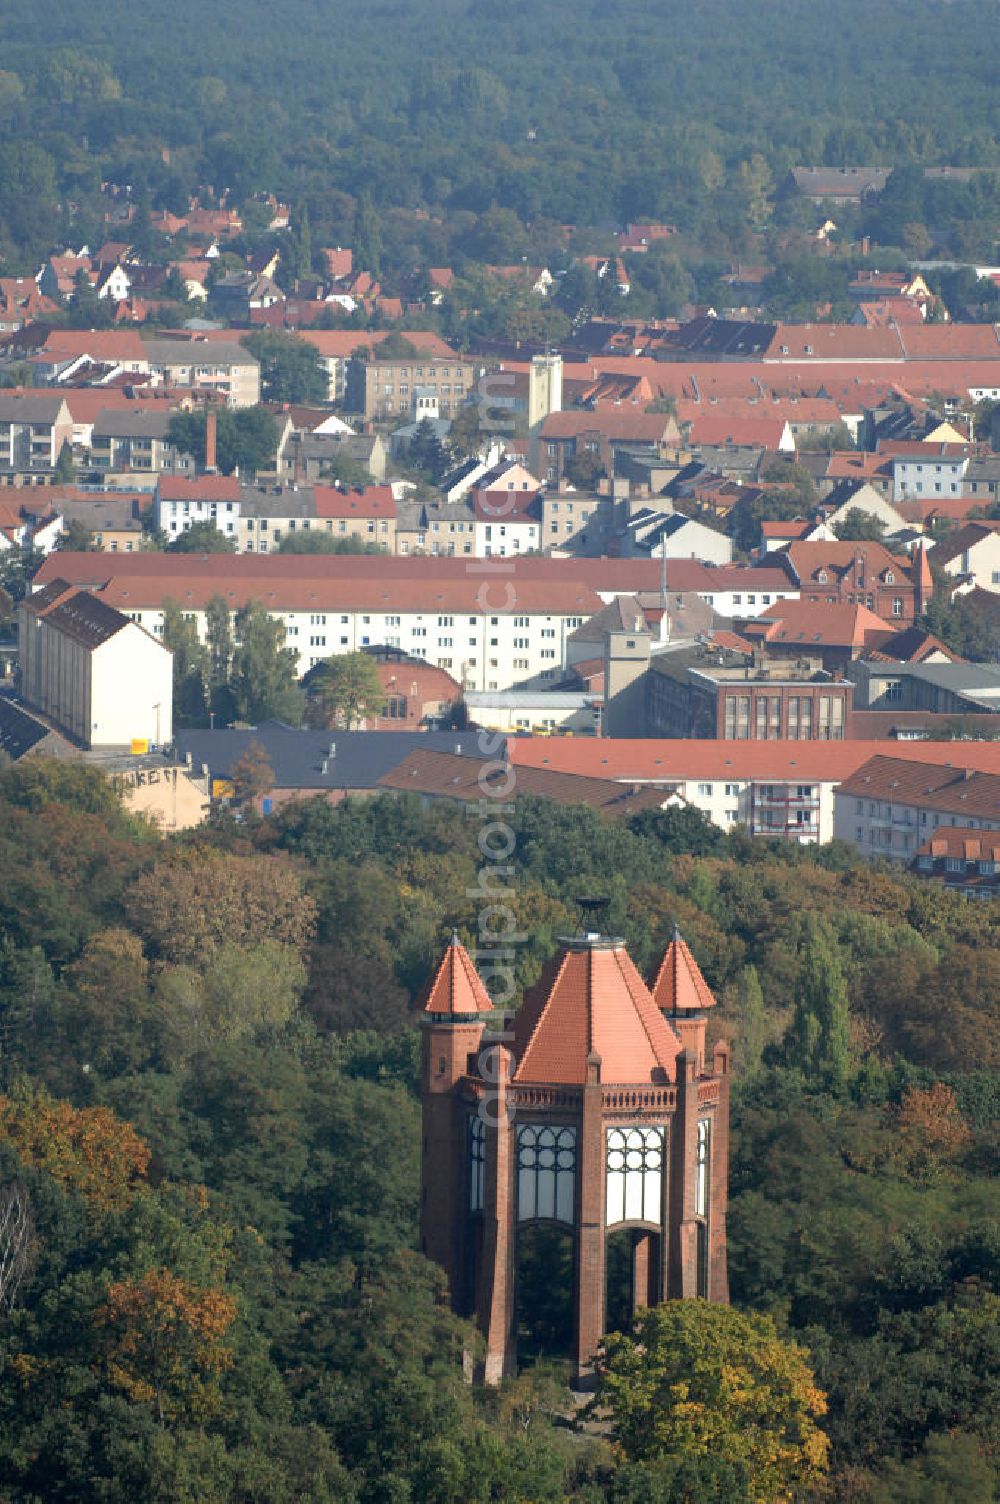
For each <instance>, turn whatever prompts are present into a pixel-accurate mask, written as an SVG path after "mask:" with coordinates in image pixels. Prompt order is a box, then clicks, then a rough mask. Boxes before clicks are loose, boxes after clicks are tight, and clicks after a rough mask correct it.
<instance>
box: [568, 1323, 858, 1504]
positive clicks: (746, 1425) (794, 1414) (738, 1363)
mask: <svg viewBox="0 0 1000 1504" xmlns="http://www.w3.org/2000/svg"><path fill="white" fill-rule="evenodd" d="M595 1370H596V1374H597V1392H596V1394H595V1397H594V1400H593V1401H592V1402H591V1407H590V1409H591V1413H597V1414H603V1415H606V1416H607V1417H608V1418H609V1419H610V1422H611V1427H612V1432H613V1435H614V1439H615V1441H616V1443H617V1445H618V1447H619V1448H620V1450H621V1453H622V1454H623V1456H624V1457H625V1458H627V1459H628V1460H629V1461H630V1462H653V1461H656V1460H657V1459H660V1458H666V1457H670V1458H689V1457H703V1456H705V1455H709V1454H710V1455H712V1456H715V1457H717V1458H720V1459H723V1460H727V1461H731V1462H737V1463H741V1464H743V1465H744V1466H745V1467H746V1469H747V1472H748V1474H749V1479H750V1497H751V1498H752V1499H754V1500H756V1501H759V1504H775V1501H777V1500H781V1499H793V1498H799V1497H801V1495H802V1492H803V1491H804V1489H805V1488H807V1487H808V1486H809V1485H810V1484H812V1483H813V1482H815V1481H816V1480H817V1479H818V1478H820V1476H821V1475H822V1474H823V1473H824V1472H825V1470H826V1462H827V1451H828V1447H829V1443H828V1440H827V1438H826V1436H825V1435H824V1433H823V1432H822V1431H821V1430H820V1429H819V1426H818V1424H817V1422H818V1419H819V1417H820V1416H822V1415H824V1414H825V1413H826V1408H827V1407H826V1397H825V1395H824V1394H823V1392H822V1390H820V1389H819V1388H818V1387H817V1385H816V1382H815V1380H814V1378H813V1375H812V1373H811V1371H810V1368H809V1365H808V1363H807V1361H806V1354H805V1352H804V1350H803V1349H802V1348H801V1347H798V1346H797V1345H796V1344H795V1343H791V1342H782V1341H781V1340H780V1339H779V1337H778V1335H777V1332H776V1331H775V1327H774V1323H773V1321H772V1320H771V1318H770V1317H768V1316H759V1315H752V1314H748V1313H744V1312H742V1311H737V1310H735V1309H734V1308H733V1307H732V1306H722V1305H713V1304H710V1303H709V1302H708V1301H702V1300H677V1301H669V1302H667V1303H666V1304H665V1305H660V1306H656V1307H654V1308H653V1309H651V1310H643V1311H640V1312H639V1314H638V1316H637V1317H636V1320H635V1324H634V1327H633V1333H632V1335H626V1334H625V1333H621V1332H615V1333H612V1334H611V1335H610V1336H608V1337H606V1338H605V1339H604V1341H603V1342H602V1344H601V1346H600V1348H599V1350H598V1354H597V1358H596V1362H595Z"/></svg>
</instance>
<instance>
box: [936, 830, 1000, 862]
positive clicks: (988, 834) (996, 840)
mask: <svg viewBox="0 0 1000 1504" xmlns="http://www.w3.org/2000/svg"><path fill="white" fill-rule="evenodd" d="M917 855H918V856H945V857H947V856H951V857H955V856H957V857H960V858H961V859H962V860H963V861H966V862H997V861H1000V833H995V832H992V831H985V830H972V829H971V828H970V827H969V826H966V825H939V826H938V828H937V830H936V831H935V832H934V834H933V835H932V836H931V837H930V839H929V840H927V841H925V842H924V844H923V845H922V846H919V847H918V848H917Z"/></svg>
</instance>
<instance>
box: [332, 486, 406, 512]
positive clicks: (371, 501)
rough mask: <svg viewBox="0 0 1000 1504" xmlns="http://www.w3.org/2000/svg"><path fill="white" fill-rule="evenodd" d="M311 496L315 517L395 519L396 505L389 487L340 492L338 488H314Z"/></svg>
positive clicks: (352, 489)
mask: <svg viewBox="0 0 1000 1504" xmlns="http://www.w3.org/2000/svg"><path fill="white" fill-rule="evenodd" d="M313 496H314V498H315V503H316V516H317V517H395V515H396V503H395V501H394V499H393V495H392V487H391V486H354V487H352V488H351V490H349V491H342V490H340V488H339V487H338V486H315V487H314V488H313Z"/></svg>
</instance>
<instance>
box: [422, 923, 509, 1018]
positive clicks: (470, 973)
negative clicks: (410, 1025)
mask: <svg viewBox="0 0 1000 1504" xmlns="http://www.w3.org/2000/svg"><path fill="white" fill-rule="evenodd" d="M417 1006H418V1008H420V1009H421V1011H422V1012H424V1013H445V1014H448V1013H450V1014H470V1013H492V1011H493V1004H492V1003H491V1002H490V996H489V993H488V992H487V991H486V988H485V987H484V986H483V980H482V978H481V977H480V975H479V973H478V971H477V970H476V968H475V967H474V966H473V964H472V961H471V959H470V956H469V952H468V951H467V950H466V948H465V946H464V945H463V944H462V943H461V941H460V940H459V938H458V935H457V934H456V935H453V936H452V939H451V943H450V945H449V946H448V947H447V949H446V950H445V953H444V955H443V956H442V957H441V961H440V964H439V966H438V969H437V971H436V972H435V973H434V976H433V977H432V978H431V980H430V982H429V983H428V985H427V987H426V988H425V989H424V992H423V994H422V995H421V998H420V1001H419V1003H418V1004H417Z"/></svg>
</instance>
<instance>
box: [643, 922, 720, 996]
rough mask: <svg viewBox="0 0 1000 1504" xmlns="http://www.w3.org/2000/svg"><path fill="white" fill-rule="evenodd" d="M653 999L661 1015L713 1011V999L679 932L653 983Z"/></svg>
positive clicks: (668, 947) (669, 947)
mask: <svg viewBox="0 0 1000 1504" xmlns="http://www.w3.org/2000/svg"><path fill="white" fill-rule="evenodd" d="M653 999H654V1001H655V1003H656V1006H657V1007H658V1008H660V1009H662V1011H663V1012H664V1013H693V1012H700V1011H701V1009H703V1008H714V1007H715V998H714V997H713V996H712V991H711V988H710V987H709V985H708V983H707V982H706V981H705V978H704V977H703V976H702V974H701V968H700V967H699V965H698V962H697V961H696V960H695V958H694V956H693V955H692V954H691V950H690V947H689V946H688V943H687V941H686V940H684V939H683V937H682V935H681V932H680V930H675V931H674V938H673V939H672V940H671V942H670V944H669V945H668V946H667V951H666V955H665V956H664V957H663V961H662V963H661V965H660V969H659V972H658V973H657V976H656V981H655V982H654V983H653Z"/></svg>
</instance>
